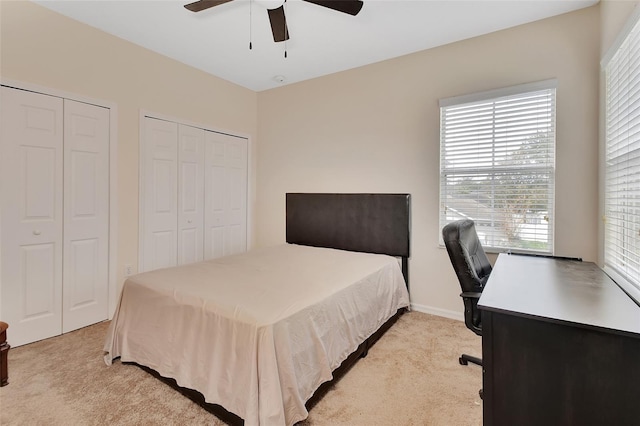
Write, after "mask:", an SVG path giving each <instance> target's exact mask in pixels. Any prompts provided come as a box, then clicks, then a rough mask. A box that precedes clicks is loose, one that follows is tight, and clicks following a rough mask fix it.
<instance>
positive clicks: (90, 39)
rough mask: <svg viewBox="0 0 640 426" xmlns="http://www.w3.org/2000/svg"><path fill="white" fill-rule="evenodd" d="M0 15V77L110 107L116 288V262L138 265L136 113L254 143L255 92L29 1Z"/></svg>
mask: <svg viewBox="0 0 640 426" xmlns="http://www.w3.org/2000/svg"><path fill="white" fill-rule="evenodd" d="M0 19H1V21H0V75H1V77H2V78H3V79H11V80H17V81H20V82H24V83H29V84H36V85H39V86H44V87H47V88H52V89H56V90H61V91H65V92H69V93H72V94H77V95H81V96H85V97H93V98H98V99H101V100H105V101H110V102H113V103H115V104H117V110H118V166H117V169H118V170H117V173H118V205H119V212H118V218H117V220H118V231H119V232H118V259H117V263H118V264H117V272H118V278H117V281H118V285H121V283H122V281H123V275H124V274H123V273H124V265H125V264H132V265H134V267H136V266H137V264H138V135H139V127H138V124H139V123H138V122H139V114H140V110H141V109H144V110H148V111H152V112H155V113H159V114H164V115H166V116H170V117H175V118H177V119H182V120H185V121H189V122H193V123H198V124H203V125H207V126H211V127H212V128H214V129H219V130H225V131H229V132H234V133H239V134H241V135H243V136H248V137H249V138H250V139H251V141H252V142H253V145H254V146H255V140H256V129H257V119H256V117H257V95H256V93H255V92H253V91H251V90H248V89H244V88H242V87H240V86H237V85H234V84H231V83H229V82H227V81H224V80H221V79H219V78H217V77H213V76H211V75H209V74H206V73H204V72H201V71H198V70H196V69H194V68H191V67H188V66H186V65H184V64H182V63H180V62H177V61H174V60H171V59H168V58H166V57H164V56H161V55H158V54H156V53H153V52H151V51H149V50H146V49H143V48H141V47H138V46H136V45H134V44H131V43H129V42H126V41H124V40H122V39H120V38H117V37H114V36H111V35H109V34H106V33H104V32H102V31H99V30H96V29H93V28H91V27H89V26H87V25H84V24H81V23H78V22H77V21H74V20H71V19H68V18H66V17H64V16H62V15H59V14H57V13H54V12H51V11H49V10H48V9H46V8H43V7H41V6H38V5H36V4H34V3H31V2H26V1H15V2H14V1H11V2H7V1H1V2H0ZM253 157H254V162H253V164H252V165H251V167H250V169H251V176H255V155H254V156H253ZM250 185H251V186H252V187H253V188H255V182H251V183H250ZM254 196H255V195H254V194H252V195H251V197H252V198H253V197H254ZM249 225H250V226H251V224H249Z"/></svg>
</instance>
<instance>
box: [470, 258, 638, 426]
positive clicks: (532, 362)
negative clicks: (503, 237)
mask: <svg viewBox="0 0 640 426" xmlns="http://www.w3.org/2000/svg"><path fill="white" fill-rule="evenodd" d="M478 305H479V306H480V308H481V309H482V358H483V371H484V373H483V392H484V396H483V420H484V425H485V426H492V425H508V426H513V425H518V426H527V425H536V426H539V425H545V426H553V425H563V426H565V425H616V426H622V425H639V424H640V399H639V395H640V307H639V306H638V305H637V304H636V303H635V302H634V301H633V300H632V299H631V298H630V297H629V296H628V295H627V294H626V293H624V292H623V291H622V290H621V289H620V288H619V287H618V286H617V285H616V283H615V282H613V281H612V280H611V279H610V278H609V277H608V276H607V275H606V274H605V273H604V272H603V271H602V270H601V269H600V268H599V267H598V266H597V265H596V264H594V263H591V262H579V261H571V260H561V259H554V258H543V257H532V256H520V255H509V254H501V255H499V256H498V260H497V261H496V264H495V266H494V269H493V271H492V273H491V276H490V278H489V281H488V282H487V285H486V287H485V289H484V291H483V293H482V297H481V298H480V301H479V303H478Z"/></svg>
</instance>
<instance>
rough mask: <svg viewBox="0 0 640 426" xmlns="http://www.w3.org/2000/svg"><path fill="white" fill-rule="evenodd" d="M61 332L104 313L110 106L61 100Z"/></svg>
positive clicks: (106, 295) (78, 326)
mask: <svg viewBox="0 0 640 426" xmlns="http://www.w3.org/2000/svg"><path fill="white" fill-rule="evenodd" d="M63 235H64V237H63V238H64V243H63V253H64V255H63V259H64V263H63V268H62V270H63V277H62V282H63V312H62V332H63V333H66V332H69V331H72V330H76V329H78V328H81V327H85V326H87V325H89V324H95V323H96V322H99V321H102V320H105V319H107V317H108V310H109V305H108V300H109V271H108V265H109V110H108V109H107V108H103V107H98V106H95V105H89V104H86V103H82V102H75V101H71V100H68V99H65V100H64V232H63Z"/></svg>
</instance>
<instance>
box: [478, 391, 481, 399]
mask: <svg viewBox="0 0 640 426" xmlns="http://www.w3.org/2000/svg"><path fill="white" fill-rule="evenodd" d="M478 394H479V395H480V399H482V389H480V391H479V392H478Z"/></svg>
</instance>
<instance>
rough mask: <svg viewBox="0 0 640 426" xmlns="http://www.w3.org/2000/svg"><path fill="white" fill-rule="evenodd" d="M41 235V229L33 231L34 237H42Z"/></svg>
mask: <svg viewBox="0 0 640 426" xmlns="http://www.w3.org/2000/svg"><path fill="white" fill-rule="evenodd" d="M40 234H42V232H41V231H40V230H39V229H34V230H33V235H40Z"/></svg>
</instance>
